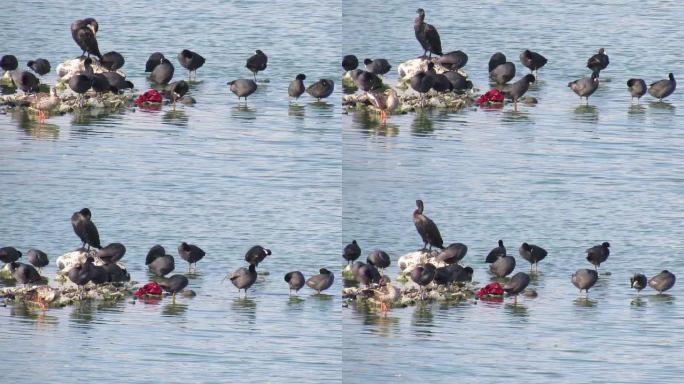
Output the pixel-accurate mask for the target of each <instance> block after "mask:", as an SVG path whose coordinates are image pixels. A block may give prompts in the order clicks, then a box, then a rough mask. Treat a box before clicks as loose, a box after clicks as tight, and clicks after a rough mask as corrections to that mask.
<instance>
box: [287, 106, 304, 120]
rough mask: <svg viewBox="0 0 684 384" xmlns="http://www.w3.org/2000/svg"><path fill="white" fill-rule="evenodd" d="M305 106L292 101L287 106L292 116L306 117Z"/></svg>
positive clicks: (289, 114)
mask: <svg viewBox="0 0 684 384" xmlns="http://www.w3.org/2000/svg"><path fill="white" fill-rule="evenodd" d="M304 111H305V109H304V106H303V105H299V104H295V103H290V105H288V107H287V115H288V116H290V117H304Z"/></svg>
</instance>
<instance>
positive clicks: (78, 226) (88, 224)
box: [71, 208, 102, 250]
mask: <svg viewBox="0 0 684 384" xmlns="http://www.w3.org/2000/svg"><path fill="white" fill-rule="evenodd" d="M91 216H92V215H91V213H90V209H88V208H83V209H81V210H80V211H78V212H74V214H73V215H71V226H72V227H73V228H74V232H75V233H76V235H77V236H78V237H79V238H80V239H81V242H82V243H83V247H85V246H86V244H88V250H90V247H94V248H97V249H101V248H102V246H101V245H100V234H99V233H98V232H97V227H96V226H95V223H93V222H92V221H91V220H90V219H91Z"/></svg>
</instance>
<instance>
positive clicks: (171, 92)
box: [164, 80, 190, 108]
mask: <svg viewBox="0 0 684 384" xmlns="http://www.w3.org/2000/svg"><path fill="white" fill-rule="evenodd" d="M189 90H190V85H189V84H188V82H187V81H185V80H179V81H174V82H173V83H169V84H167V85H166V86H165V87H164V97H166V98H167V99H171V102H172V103H173V106H174V108H175V107H176V101H177V100H178V99H180V98H181V97H183V96H185V94H186V93H188V91H189Z"/></svg>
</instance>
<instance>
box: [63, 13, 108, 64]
mask: <svg viewBox="0 0 684 384" xmlns="http://www.w3.org/2000/svg"><path fill="white" fill-rule="evenodd" d="M97 30H98V24H97V20H95V19H93V18H92V17H89V18H87V19H83V20H76V21H74V22H73V23H71V37H72V38H73V39H74V41H75V42H76V44H78V46H79V47H80V48H81V49H82V50H83V53H81V57H83V55H85V54H86V53H88V57H90V55H95V56H97V58H98V59H100V60H102V55H101V54H100V49H99V48H98V45H97V38H96V37H95V34H97Z"/></svg>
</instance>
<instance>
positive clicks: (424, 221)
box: [413, 200, 444, 250]
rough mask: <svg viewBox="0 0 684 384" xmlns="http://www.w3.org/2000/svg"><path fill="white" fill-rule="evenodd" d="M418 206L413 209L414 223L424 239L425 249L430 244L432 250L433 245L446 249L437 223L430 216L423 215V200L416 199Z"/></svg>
mask: <svg viewBox="0 0 684 384" xmlns="http://www.w3.org/2000/svg"><path fill="white" fill-rule="evenodd" d="M416 207H417V208H416V210H415V211H413V224H415V226H416V230H417V231H418V234H419V235H420V237H421V239H423V249H426V248H427V246H428V244H429V245H430V250H432V247H433V246H434V247H437V248H440V249H444V245H443V243H444V242H443V241H442V235H441V234H440V233H439V229H438V228H437V224H435V222H434V221H432V220H430V218H429V217H427V216H425V215H423V201H422V200H416Z"/></svg>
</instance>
